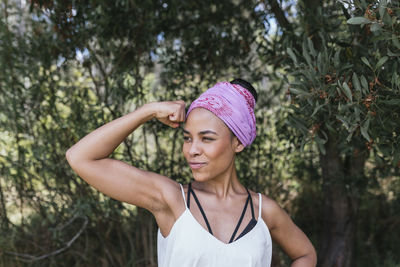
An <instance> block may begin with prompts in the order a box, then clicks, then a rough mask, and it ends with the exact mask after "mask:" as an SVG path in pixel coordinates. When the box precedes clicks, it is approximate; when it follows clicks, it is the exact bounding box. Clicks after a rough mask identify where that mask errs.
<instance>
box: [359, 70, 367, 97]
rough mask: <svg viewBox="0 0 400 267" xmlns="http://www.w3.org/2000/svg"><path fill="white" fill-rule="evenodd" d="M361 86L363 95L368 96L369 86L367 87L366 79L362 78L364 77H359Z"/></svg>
mask: <svg viewBox="0 0 400 267" xmlns="http://www.w3.org/2000/svg"><path fill="white" fill-rule="evenodd" d="M360 79H361V85H362V91H363V93H364V94H368V91H369V86H368V82H367V79H366V78H365V77H364V75H361V78H360Z"/></svg>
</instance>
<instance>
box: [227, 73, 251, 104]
mask: <svg viewBox="0 0 400 267" xmlns="http://www.w3.org/2000/svg"><path fill="white" fill-rule="evenodd" d="M230 83H231V84H238V85H240V86H242V87H243V88H245V89H247V90H248V91H249V92H250V93H251V94H252V95H253V97H254V100H255V101H256V102H257V92H256V89H254V87H253V86H252V85H251V83H249V82H248V81H245V80H243V79H240V78H237V79H234V80H232V81H230Z"/></svg>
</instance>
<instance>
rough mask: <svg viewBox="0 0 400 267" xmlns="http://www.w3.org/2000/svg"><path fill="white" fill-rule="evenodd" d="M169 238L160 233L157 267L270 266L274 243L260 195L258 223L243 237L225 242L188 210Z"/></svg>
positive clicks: (175, 224) (180, 218)
mask: <svg viewBox="0 0 400 267" xmlns="http://www.w3.org/2000/svg"><path fill="white" fill-rule="evenodd" d="M180 186H181V190H182V196H183V201H184V203H185V207H186V209H185V211H184V212H183V213H182V214H181V215H180V216H179V218H178V219H177V220H176V221H175V223H174V225H173V226H172V228H171V231H170V233H169V235H168V236H167V237H163V236H162V234H161V231H160V229H158V234H157V256H158V267H224V266H227V267H228V266H229V267H269V266H271V256H272V241H271V235H270V233H269V230H268V227H267V225H266V224H265V222H264V220H263V219H262V217H261V203H262V199H261V194H260V193H259V194H258V197H259V206H258V207H259V208H258V209H259V212H258V219H257V224H256V225H255V226H254V227H253V228H252V229H251V230H250V232H248V233H246V234H245V235H244V236H242V237H241V238H239V239H237V240H235V241H233V242H232V243H228V244H226V243H224V242H222V241H220V240H219V239H217V238H216V237H215V236H213V235H212V234H210V233H209V232H208V231H207V230H206V229H204V228H203V227H202V226H201V225H200V224H199V223H198V222H197V220H196V219H195V218H194V217H193V215H192V213H191V212H190V210H189V209H188V207H187V204H186V200H185V193H184V191H183V187H182V185H180Z"/></svg>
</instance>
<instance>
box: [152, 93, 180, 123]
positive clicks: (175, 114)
mask: <svg viewBox="0 0 400 267" xmlns="http://www.w3.org/2000/svg"><path fill="white" fill-rule="evenodd" d="M150 104H151V105H152V108H153V109H154V116H155V118H157V120H159V121H161V122H162V123H164V124H166V125H168V126H171V127H172V128H177V127H179V123H180V122H184V121H185V102H184V101H182V100H176V101H164V102H153V103H150Z"/></svg>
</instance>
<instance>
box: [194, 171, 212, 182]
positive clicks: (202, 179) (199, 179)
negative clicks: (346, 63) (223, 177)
mask: <svg viewBox="0 0 400 267" xmlns="http://www.w3.org/2000/svg"><path fill="white" fill-rule="evenodd" d="M192 174H193V179H194V180H195V181H196V182H205V181H209V180H211V179H212V178H210V176H208V175H204V174H198V173H194V172H193V171H192Z"/></svg>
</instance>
